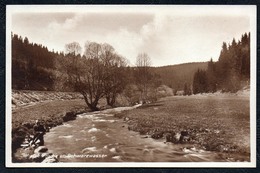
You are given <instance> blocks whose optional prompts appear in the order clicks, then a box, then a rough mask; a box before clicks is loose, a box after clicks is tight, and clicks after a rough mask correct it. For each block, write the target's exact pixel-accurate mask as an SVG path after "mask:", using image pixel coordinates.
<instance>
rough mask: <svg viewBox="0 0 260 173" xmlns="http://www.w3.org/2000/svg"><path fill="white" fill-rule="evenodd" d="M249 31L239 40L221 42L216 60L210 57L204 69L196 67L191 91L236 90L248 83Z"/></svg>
mask: <svg viewBox="0 0 260 173" xmlns="http://www.w3.org/2000/svg"><path fill="white" fill-rule="evenodd" d="M249 80H250V33H245V34H243V35H242V37H241V40H238V41H236V40H235V39H233V40H232V42H231V44H229V45H227V43H225V42H224V43H223V45H222V50H221V52H220V56H219V59H218V61H217V62H213V60H212V59H211V60H210V61H209V62H208V67H207V69H206V70H202V69H198V70H197V71H196V73H195V74H194V77H193V93H194V94H197V93H207V92H216V91H218V90H221V91H222V92H237V91H238V90H240V89H242V88H243V87H244V86H246V85H249Z"/></svg>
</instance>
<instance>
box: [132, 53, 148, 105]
mask: <svg viewBox="0 0 260 173" xmlns="http://www.w3.org/2000/svg"><path fill="white" fill-rule="evenodd" d="M151 64H152V63H151V59H150V57H149V56H148V55H147V54H146V53H140V54H138V56H137V58H136V74H135V77H136V83H137V86H138V88H139V90H140V92H141V100H142V101H146V100H147V94H148V93H147V92H148V85H149V82H150V80H151V73H150V70H149V68H150V66H151Z"/></svg>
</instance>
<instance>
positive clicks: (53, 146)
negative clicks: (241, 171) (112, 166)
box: [44, 107, 226, 162]
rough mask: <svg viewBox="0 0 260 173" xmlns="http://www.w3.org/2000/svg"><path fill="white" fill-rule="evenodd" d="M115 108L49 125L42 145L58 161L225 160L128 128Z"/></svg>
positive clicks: (216, 155) (118, 110) (210, 153)
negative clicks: (140, 133)
mask: <svg viewBox="0 0 260 173" xmlns="http://www.w3.org/2000/svg"><path fill="white" fill-rule="evenodd" d="M133 108H135V107H125V108H115V109H109V110H104V111H100V112H90V113H84V114H81V115H78V117H77V119H76V120H74V121H69V122H66V123H64V124H63V125H61V126H57V127H55V128H52V129H51V130H50V132H49V133H47V134H46V135H45V136H44V139H45V146H46V147H47V148H49V151H50V152H52V153H53V154H55V155H59V156H60V159H59V161H60V162H201V161H203V162H207V161H210V162H216V161H218V162H219V161H226V160H222V159H221V158H219V157H218V154H217V153H213V152H209V151H204V150H201V149H197V148H195V147H194V146H190V145H189V146H188V145H184V144H172V143H165V142H164V141H165V140H163V139H161V140H154V139H152V138H147V137H146V136H141V135H139V133H137V132H134V131H129V130H128V126H127V124H126V123H125V122H124V120H123V119H119V118H116V117H114V114H115V113H116V112H120V111H123V110H128V109H133Z"/></svg>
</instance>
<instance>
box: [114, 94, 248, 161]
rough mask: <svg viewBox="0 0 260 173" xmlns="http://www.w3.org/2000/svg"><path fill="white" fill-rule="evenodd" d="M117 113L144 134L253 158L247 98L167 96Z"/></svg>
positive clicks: (235, 157)
mask: <svg viewBox="0 0 260 173" xmlns="http://www.w3.org/2000/svg"><path fill="white" fill-rule="evenodd" d="M116 116H117V117H120V118H124V120H125V121H126V122H127V123H128V129H129V130H133V131H137V132H139V133H140V134H141V135H146V136H147V137H151V138H154V139H164V140H165V142H172V143H175V144H178V143H188V144H193V145H196V146H199V147H200V148H202V149H204V150H207V151H213V152H218V153H219V155H221V156H222V157H224V158H225V159H229V158H230V161H250V143H249V142H250V138H249V136H250V121H249V119H250V114H249V98H247V97H237V96H223V97H219V96H196V95H193V96H180V97H176V96H175V97H168V98H163V99H161V100H160V101H158V102H156V103H152V104H146V105H143V106H141V107H139V108H137V109H134V110H131V111H125V112H123V113H120V114H117V115H116Z"/></svg>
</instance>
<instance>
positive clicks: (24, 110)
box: [12, 99, 89, 161]
mask: <svg viewBox="0 0 260 173" xmlns="http://www.w3.org/2000/svg"><path fill="white" fill-rule="evenodd" d="M86 111H89V110H88V109H86V104H85V102H84V100H82V99H74V100H63V101H58V100H55V101H45V102H41V103H40V102H39V103H37V104H35V105H31V106H24V107H20V108H19V109H13V111H12V153H15V151H16V150H17V149H18V148H20V147H21V144H22V143H23V142H24V140H25V138H26V136H29V135H32V134H33V126H34V124H35V121H36V120H39V121H40V122H41V123H42V125H44V126H45V128H46V129H47V130H48V129H50V128H52V127H55V126H58V125H61V124H62V123H63V122H66V121H69V120H73V119H75V118H76V115H77V114H80V113H83V112H86ZM15 161H19V160H15Z"/></svg>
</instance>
